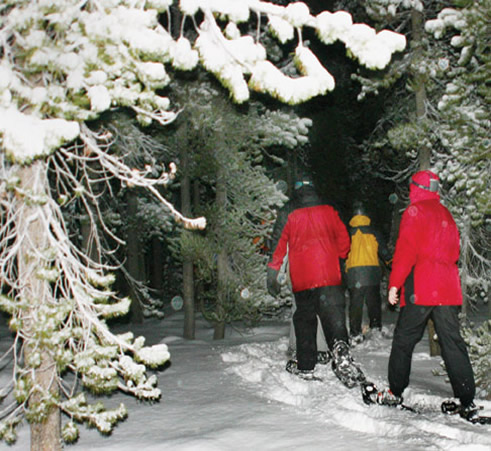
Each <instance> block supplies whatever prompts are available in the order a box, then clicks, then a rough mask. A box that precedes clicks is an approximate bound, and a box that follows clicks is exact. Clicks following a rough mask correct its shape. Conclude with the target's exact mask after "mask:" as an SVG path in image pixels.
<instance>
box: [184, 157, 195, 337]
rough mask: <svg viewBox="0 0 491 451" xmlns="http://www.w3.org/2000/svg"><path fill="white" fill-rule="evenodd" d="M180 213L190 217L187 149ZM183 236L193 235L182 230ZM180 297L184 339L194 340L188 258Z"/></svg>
mask: <svg viewBox="0 0 491 451" xmlns="http://www.w3.org/2000/svg"><path fill="white" fill-rule="evenodd" d="M181 170H182V172H183V177H182V179H181V211H182V213H183V215H184V216H188V217H189V216H191V180H190V177H189V155H188V152H187V149H182V151H181ZM182 233H183V234H188V233H193V232H190V231H188V230H183V232H182ZM182 295H183V301H184V333H183V336H184V338H187V339H189V340H194V338H195V328H196V321H195V316H194V265H193V262H192V261H191V260H190V259H189V257H186V256H185V257H184V261H183V263H182Z"/></svg>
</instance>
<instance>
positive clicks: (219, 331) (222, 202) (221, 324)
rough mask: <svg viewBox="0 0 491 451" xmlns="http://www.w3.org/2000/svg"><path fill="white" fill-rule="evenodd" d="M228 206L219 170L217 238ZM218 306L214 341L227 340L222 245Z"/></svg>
mask: <svg viewBox="0 0 491 451" xmlns="http://www.w3.org/2000/svg"><path fill="white" fill-rule="evenodd" d="M226 204H227V186H226V182H225V177H224V175H223V169H221V168H219V170H218V174H217V185H216V205H217V211H218V215H219V219H218V221H217V228H218V230H217V231H216V236H217V237H219V236H221V233H220V230H221V229H222V230H223V227H224V224H223V216H224V214H225V208H226ZM217 279H218V284H217V285H218V287H217V304H216V309H215V314H216V316H217V318H218V320H217V322H216V324H215V331H214V334H213V339H215V340H221V339H223V338H225V302H226V299H227V286H228V283H227V279H228V255H227V249H226V247H225V246H224V245H223V243H221V244H220V249H219V251H218V256H217Z"/></svg>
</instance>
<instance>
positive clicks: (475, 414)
mask: <svg viewBox="0 0 491 451" xmlns="http://www.w3.org/2000/svg"><path fill="white" fill-rule="evenodd" d="M441 409H442V412H443V413H444V414H446V415H456V414H459V415H460V416H461V417H462V418H463V419H464V420H467V421H469V422H471V423H473V424H491V417H490V416H484V415H481V414H480V413H479V411H480V410H481V409H482V407H478V406H476V405H475V404H474V403H473V402H471V403H470V404H469V405H467V406H465V407H464V406H462V404H460V403H458V402H455V401H452V400H447V401H443V402H442V405H441Z"/></svg>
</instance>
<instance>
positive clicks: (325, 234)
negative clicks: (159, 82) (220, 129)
mask: <svg viewBox="0 0 491 451" xmlns="http://www.w3.org/2000/svg"><path fill="white" fill-rule="evenodd" d="M295 188H296V189H295V192H294V196H293V198H292V199H291V200H290V201H289V202H288V203H287V204H286V205H285V206H284V207H283V208H282V209H281V210H280V211H279V213H278V217H277V220H276V223H275V226H274V229H273V235H272V243H271V246H270V248H271V249H273V250H274V252H273V255H272V259H271V261H270V262H269V263H268V269H267V271H268V277H267V281H268V291H269V292H270V294H271V295H273V296H275V295H277V294H278V292H279V288H280V287H279V283H278V281H277V275H278V272H279V270H280V268H281V265H282V263H283V259H284V258H285V256H286V255H287V253H288V262H289V271H290V280H291V284H292V291H293V294H294V297H295V304H296V310H295V313H294V314H293V325H294V329H295V338H296V345H297V353H296V357H297V360H290V361H289V362H288V364H287V368H286V369H287V371H289V372H291V373H294V374H298V375H301V376H305V377H309V376H310V375H313V370H314V367H315V364H316V362H317V345H316V332H317V317H319V319H320V322H321V324H322V329H323V332H324V335H325V338H326V341H327V345H328V348H329V349H330V350H331V351H332V354H333V370H334V372H335V373H336V375H337V376H338V377H339V378H340V379H341V381H342V382H343V383H345V384H346V385H347V386H349V385H352V386H354V385H355V383H356V381H355V379H356V378H358V377H361V375H360V372H361V370H360V371H357V367H356V368H355V367H354V363H353V362H352V358H351V356H350V353H349V346H348V332H347V329H346V316H345V298H344V292H343V290H342V288H341V267H340V261H339V260H340V259H345V258H346V256H347V255H348V251H349V249H350V239H349V235H348V231H347V230H346V227H345V225H344V224H343V222H342V221H341V219H340V217H339V214H338V212H337V211H336V210H335V209H334V208H333V207H332V206H330V205H327V204H325V203H323V202H322V201H321V200H320V199H319V197H318V196H317V194H316V192H315V189H314V187H313V184H312V181H311V180H310V178H307V177H304V178H303V179H302V180H300V181H299V182H297V183H296V186H295Z"/></svg>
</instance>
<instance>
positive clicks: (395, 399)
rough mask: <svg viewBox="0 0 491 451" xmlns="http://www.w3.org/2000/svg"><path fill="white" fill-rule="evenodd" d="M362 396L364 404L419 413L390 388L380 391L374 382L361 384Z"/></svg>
mask: <svg viewBox="0 0 491 451" xmlns="http://www.w3.org/2000/svg"><path fill="white" fill-rule="evenodd" d="M361 396H362V398H363V402H364V403H365V404H367V405H370V404H378V405H379V406H387V407H396V408H398V409H401V410H409V411H410V412H414V413H419V412H418V411H417V410H416V409H414V408H412V407H410V406H407V405H406V404H403V402H402V397H401V396H397V395H394V393H392V391H391V390H390V389H388V388H386V389H385V390H379V389H378V388H377V386H376V385H375V384H374V383H373V382H368V381H367V382H364V383H362V384H361Z"/></svg>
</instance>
